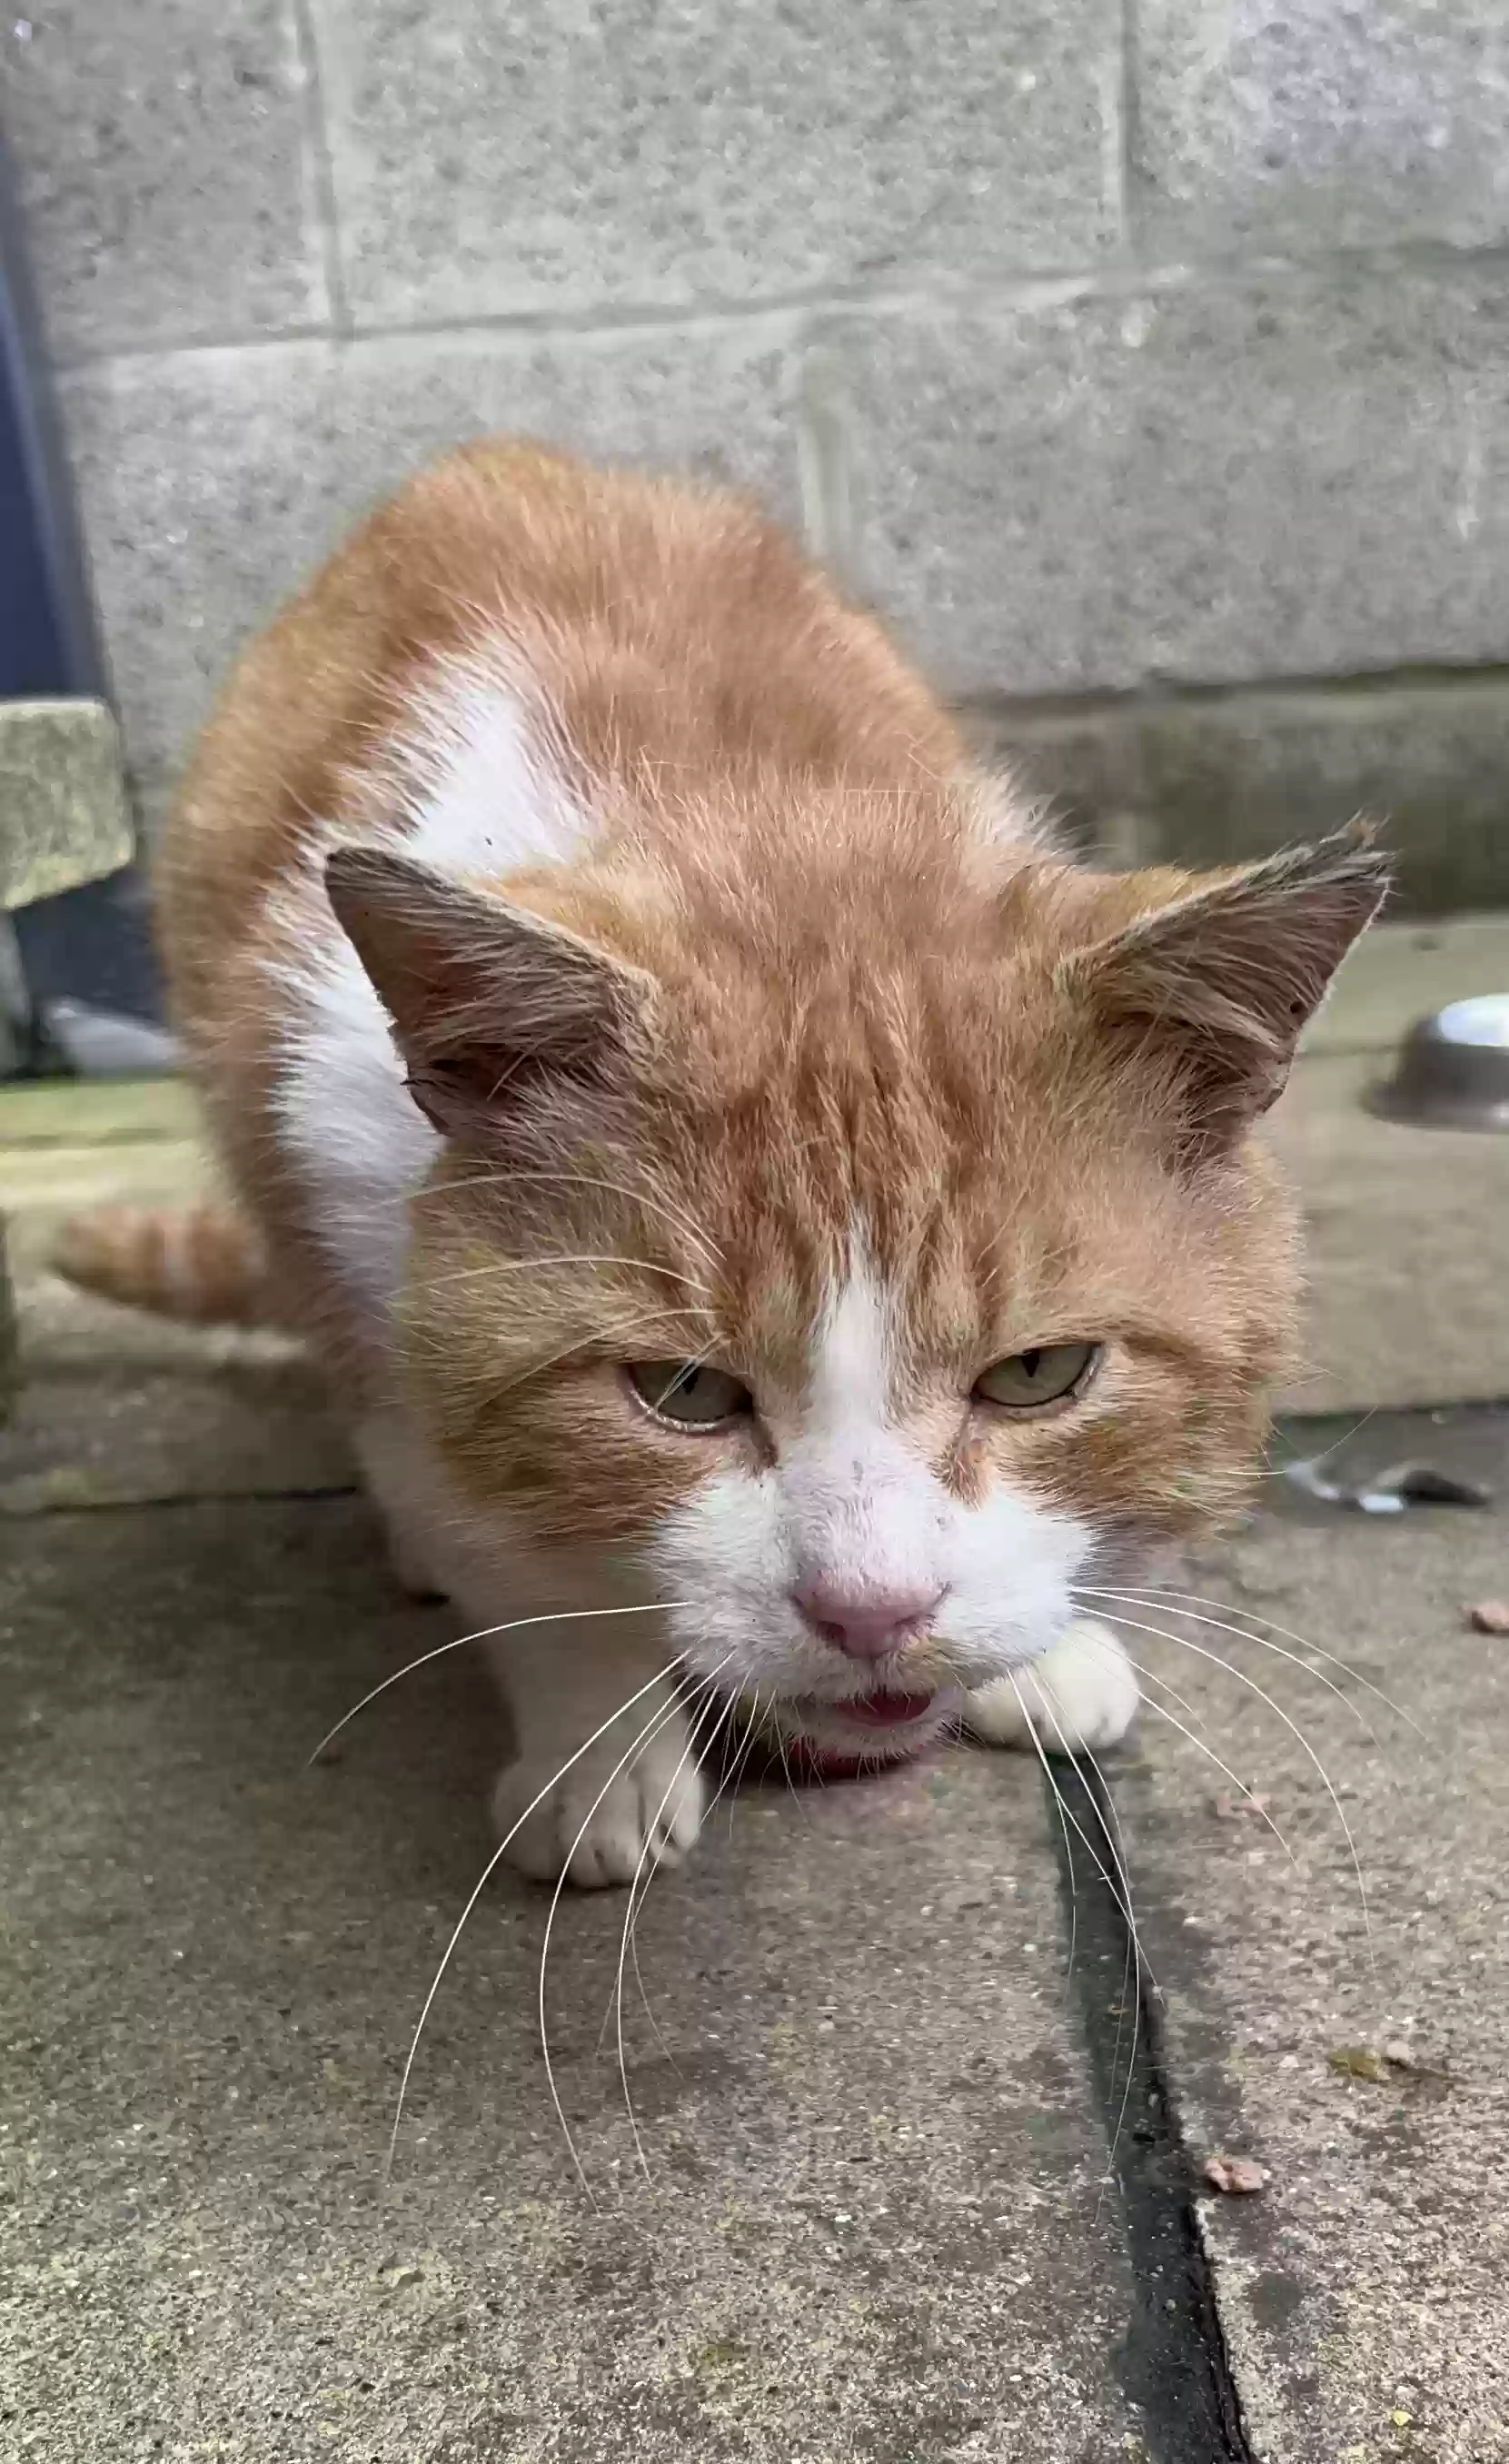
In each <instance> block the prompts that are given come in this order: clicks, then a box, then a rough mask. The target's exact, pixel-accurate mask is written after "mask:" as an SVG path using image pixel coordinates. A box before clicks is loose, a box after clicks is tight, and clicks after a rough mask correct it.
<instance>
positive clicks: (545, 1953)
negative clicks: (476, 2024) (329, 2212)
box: [537, 1687, 686, 2213]
mask: <svg viewBox="0 0 1509 2464" xmlns="http://www.w3.org/2000/svg"><path fill="white" fill-rule="evenodd" d="M685 1700H686V1697H685V1695H684V1694H683V1692H682V1691H681V1689H680V1688H679V1687H678V1688H677V1690H676V1691H675V1692H674V1693H673V1694H672V1696H671V1699H670V1701H669V1702H668V1703H667V1704H664V1705H662V1707H661V1708H660V1710H658V1711H656V1712H654V1713H652V1715H651V1717H650V1718H649V1719H648V1720H647V1721H646V1723H645V1726H644V1727H642V1728H641V1729H640V1731H639V1734H638V1736H636V1737H635V1738H634V1739H633V1740H632V1742H631V1743H630V1745H629V1746H628V1748H627V1749H626V1750H625V1751H624V1752H623V1753H622V1754H621V1755H620V1756H619V1759H618V1761H617V1762H616V1763H615V1764H614V1766H613V1769H612V1770H611V1771H609V1773H608V1775H607V1778H606V1779H605V1780H604V1781H603V1783H602V1786H601V1788H600V1789H599V1791H598V1793H597V1794H596V1796H595V1797H594V1798H593V1800H592V1803H591V1804H590V1805H589V1806H588V1808H587V1811H586V1813H585V1815H583V1816H582V1820H581V1824H580V1829H579V1830H578V1832H577V1836H576V1837H575V1838H574V1839H573V1841H572V1843H571V1845H570V1847H569V1848H568V1849H567V1850H566V1853H565V1855H564V1857H563V1858H562V1859H561V1865H560V1873H559V1876H558V1880H557V1883H556V1887H555V1890H554V1891H553V1892H552V1894H551V1901H550V1912H549V1914H548V1915H547V1917H546V1919H545V1938H544V1941H543V1942H542V1943H541V1945H540V1948H539V1993H538V1997H537V2009H538V2013H539V2047H540V2052H541V2053H542V2054H543V2056H544V2057H545V2081H546V2085H547V2086H548V2087H549V2089H550V2101H551V2103H552V2104H553V2105H554V2106H555V2108H556V2119H557V2121H558V2123H559V2124H560V2129H561V2136H562V2137H563V2138H564V2140H565V2143H566V2152H567V2154H568V2155H569V2156H570V2158H571V2161H572V2163H573V2165H574V2166H575V2167H576V2168H577V2175H578V2179H579V2180H580V2184H581V2187H582V2189H583V2190H585V2192H586V2194H587V2204H588V2206H589V2207H590V2208H591V2209H592V2210H593V2211H594V2213H596V2211H597V2205H598V2203H597V2199H596V2196H595V2195H594V2192H593V2189H592V2185H591V2183H590V2182H589V2181H588V2180H587V2176H586V2170H585V2167H583V2165H582V2162H581V2158H580V2154H579V2152H578V2148H577V2143H576V2140H575V2139H574V2138H573V2136H572V2130H571V2124H570V2123H569V2122H568V2121H567V2120H566V2108H565V2106H564V2105H563V2104H562V2102H561V2101H560V2089H559V2087H558V2084H557V2080H556V2065H555V2062H554V2061H553V2059H552V2057H551V2051H550V2030H549V2025H548V2022H547V2019H546V2015H545V1971H546V1969H547V1968H548V1966H549V1964H550V1938H551V1935H552V1933H553V1932H554V1931H555V1925H556V1911H557V1909H558V1907H559V1905H560V1899H561V1894H562V1892H563V1891H564V1890H565V1887H566V1884H567V1882H568V1881H569V1880H570V1878H571V1862H572V1859H573V1858H574V1857H575V1856H576V1853H577V1850H578V1849H579V1848H580V1845H581V1843H582V1841H583V1839H584V1838H585V1837H586V1836H587V1833H588V1832H589V1831H590V1830H591V1828H592V1820H593V1816H594V1815H595V1814H596V1813H597V1811H598V1808H599V1807H600V1806H601V1803H602V1800H603V1798H604V1797H605V1796H606V1795H607V1793H608V1791H609V1789H610V1788H611V1787H612V1786H613V1783H614V1781H615V1780H616V1779H617V1778H618V1777H619V1776H620V1774H621V1772H623V1771H626V1770H627V1769H628V1766H629V1764H630V1763H631V1762H632V1761H633V1760H634V1758H635V1756H636V1755H637V1754H639V1753H642V1752H643V1751H644V1749H645V1747H646V1746H648V1745H652V1744H653V1742H654V1740H655V1739H656V1738H657V1737H658V1736H659V1735H660V1732H661V1730H662V1729H663V1728H666V1727H669V1725H670V1723H671V1721H672V1720H674V1719H675V1717H676V1715H677V1713H678V1712H679V1711H680V1710H681V1709H682V1707H683V1705H684V1702H685ZM619 1716H620V1717H621V1718H622V1716H623V1714H622V1713H620V1715H619ZM610 1725H611V1724H610ZM600 1733H601V1731H600ZM551 1786H552V1787H554V1786H555V1781H552V1783H551Z"/></svg>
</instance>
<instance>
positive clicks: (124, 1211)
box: [51, 1200, 266, 1326]
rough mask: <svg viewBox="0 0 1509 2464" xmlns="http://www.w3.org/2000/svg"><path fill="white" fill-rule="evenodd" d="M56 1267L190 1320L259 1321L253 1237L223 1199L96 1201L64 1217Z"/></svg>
mask: <svg viewBox="0 0 1509 2464" xmlns="http://www.w3.org/2000/svg"><path fill="white" fill-rule="evenodd" d="M51 1263H52V1265H53V1266H54V1268H55V1271H56V1272H57V1273H58V1274H60V1275H61V1276H63V1277H64V1278H65V1280H66V1281H67V1282H68V1283H71V1284H77V1286H78V1288H79V1289H80V1291H85V1292H98V1294H99V1295H100V1297H101V1298H102V1299H104V1300H110V1301H120V1302H122V1303H123V1304H124V1305H125V1307H127V1308H128V1309H151V1310H152V1311H154V1313H155V1314H156V1315H157V1316H159V1317H173V1318H182V1319H185V1320H186V1321H187V1323H189V1324H190V1325H194V1326H260V1325H261V1324H262V1323H263V1322H264V1317H265V1314H266V1310H265V1299H266V1291H265V1283H264V1274H263V1263H262V1253H261V1250H260V1248H259V1246H258V1244H257V1241H256V1237H255V1235H254V1234H253V1233H252V1230H251V1229H250V1227H249V1226H248V1225H247V1224H246V1223H244V1222H243V1221H242V1219H241V1218H240V1216H239V1215H237V1214H235V1213H234V1212H233V1211H232V1209H231V1208H230V1207H229V1206H222V1205H216V1204H215V1203H214V1202H213V1201H212V1200H207V1201H206V1202H204V1203H202V1204H200V1205H197V1206H191V1207H188V1208H186V1209H175V1210H173V1211H171V1212H170V1211H168V1210H167V1209H164V1208H145V1207H129V1206H110V1207H102V1208H100V1209H99V1210H98V1212H96V1213H94V1214H90V1215H76V1216H75V1217H74V1218H73V1219H72V1221H70V1222H68V1223H65V1224H64V1226H63V1229H62V1231H61V1233H60V1234H59V1236H58V1239H57V1242H56V1243H55V1247H54V1250H53V1256H52V1261H51Z"/></svg>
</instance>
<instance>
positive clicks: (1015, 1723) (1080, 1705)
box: [965, 1617, 1139, 1754]
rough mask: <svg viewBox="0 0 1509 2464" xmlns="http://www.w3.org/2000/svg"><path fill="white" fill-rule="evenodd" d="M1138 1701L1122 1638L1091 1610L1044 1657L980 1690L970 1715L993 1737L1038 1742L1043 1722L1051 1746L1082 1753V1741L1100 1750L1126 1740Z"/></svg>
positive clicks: (1009, 1742)
mask: <svg viewBox="0 0 1509 2464" xmlns="http://www.w3.org/2000/svg"><path fill="white" fill-rule="evenodd" d="M1138 1701H1139V1696H1138V1692H1137V1680H1136V1678H1135V1677H1134V1676H1133V1674H1132V1671H1131V1667H1130V1664H1129V1662H1128V1661H1127V1658H1126V1652H1125V1651H1124V1650H1123V1649H1122V1646H1121V1644H1120V1642H1118V1640H1117V1639H1116V1637H1115V1635H1113V1634H1112V1632H1111V1630H1110V1628H1109V1626H1104V1625H1098V1624H1097V1623H1095V1621H1094V1620H1093V1619H1092V1618H1089V1617H1086V1618H1083V1619H1082V1621H1081V1622H1080V1623H1079V1624H1078V1625H1071V1626H1070V1628H1069V1630H1068V1633H1067V1634H1066V1635H1064V1636H1063V1637H1062V1639H1061V1640H1060V1641H1058V1642H1056V1643H1055V1644H1054V1646H1053V1649H1052V1650H1051V1651H1048V1652H1044V1654H1043V1656H1042V1658H1041V1659H1040V1660H1035V1661H1032V1662H1031V1663H1030V1664H1029V1665H1028V1666H1027V1667H1025V1668H1018V1669H1017V1670H1016V1671H1015V1672H1014V1676H1013V1677H1000V1678H996V1679H995V1681H994V1683H991V1684H989V1685H982V1686H981V1687H980V1689H979V1692H978V1693H977V1694H972V1695H971V1696H970V1700H969V1707H968V1710H967V1711H966V1714H965V1719H966V1724H967V1726H968V1727H969V1728H970V1730H971V1732H972V1734H973V1735H974V1736H976V1737H981V1738H983V1739H984V1741H985V1742H986V1744H987V1745H992V1746H1016V1747H1027V1748H1030V1747H1031V1745H1032V1730H1033V1729H1036V1730H1037V1733H1038V1737H1039V1742H1040V1743H1041V1745H1042V1746H1043V1747H1044V1749H1046V1751H1047V1752H1049V1753H1050V1754H1061V1753H1076V1754H1077V1753H1078V1752H1079V1751H1080V1750H1081V1749H1082V1748H1085V1749H1088V1750H1089V1751H1090V1752H1091V1753H1094V1752H1096V1751H1097V1750H1098V1749H1100V1748H1101V1747H1103V1746H1114V1745H1117V1744H1119V1743H1120V1741H1121V1739H1122V1738H1123V1737H1125V1735H1126V1731H1127V1729H1128V1728H1129V1727H1131V1724H1132V1721H1133V1720H1134V1718H1135V1717H1136V1713H1137V1704H1138ZM1029 1721H1030V1722H1031V1727H1029V1726H1028V1723H1029Z"/></svg>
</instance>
